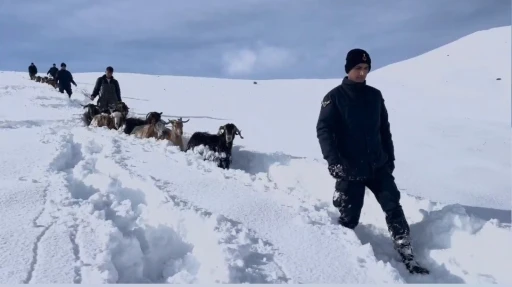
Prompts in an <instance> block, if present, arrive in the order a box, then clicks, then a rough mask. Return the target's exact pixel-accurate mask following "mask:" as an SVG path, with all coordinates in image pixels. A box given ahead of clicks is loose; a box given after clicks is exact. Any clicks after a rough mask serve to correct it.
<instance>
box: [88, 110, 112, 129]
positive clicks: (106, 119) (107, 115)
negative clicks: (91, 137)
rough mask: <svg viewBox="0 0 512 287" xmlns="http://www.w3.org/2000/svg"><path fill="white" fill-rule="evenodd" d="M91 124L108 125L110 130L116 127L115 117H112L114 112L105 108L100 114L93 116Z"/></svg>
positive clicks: (98, 126)
mask: <svg viewBox="0 0 512 287" xmlns="http://www.w3.org/2000/svg"><path fill="white" fill-rule="evenodd" d="M90 126H92V127H97V128H101V127H107V128H108V129H109V130H112V129H114V128H115V122H114V118H113V117H112V113H111V112H110V110H109V109H103V110H101V111H100V113H99V114H97V115H95V116H94V117H93V118H92V121H91V124H90Z"/></svg>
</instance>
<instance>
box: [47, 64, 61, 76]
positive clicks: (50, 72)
mask: <svg viewBox="0 0 512 287" xmlns="http://www.w3.org/2000/svg"><path fill="white" fill-rule="evenodd" d="M58 71H59V69H58V68H57V67H56V65H55V64H53V67H51V68H50V69H49V70H48V72H47V73H46V75H50V76H52V78H54V79H55V77H56V76H57V72H58Z"/></svg>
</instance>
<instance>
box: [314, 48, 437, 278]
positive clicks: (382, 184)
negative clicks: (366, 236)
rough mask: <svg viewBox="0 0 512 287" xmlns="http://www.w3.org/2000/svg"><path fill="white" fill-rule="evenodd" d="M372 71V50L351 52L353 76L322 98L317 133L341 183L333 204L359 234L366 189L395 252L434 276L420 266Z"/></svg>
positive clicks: (383, 107) (385, 115) (350, 73)
mask: <svg viewBox="0 0 512 287" xmlns="http://www.w3.org/2000/svg"><path fill="white" fill-rule="evenodd" d="M370 69H371V58H370V55H369V54H368V53H367V52H366V51H364V50H362V49H353V50H351V51H349V52H348V54H347V57H346V64H345V72H346V73H347V76H346V77H344V79H343V81H342V83H341V84H340V85H338V86H337V87H335V88H333V89H332V90H331V91H329V93H327V95H325V97H324V98H323V99H322V106H321V107H320V114H319V117H318V122H317V125H316V132H317V138H318V141H319V143H320V148H321V151H322V154H323V158H324V159H325V160H326V161H327V164H328V171H329V173H330V175H331V176H332V177H333V178H335V179H336V184H335V188H334V189H335V191H334V195H333V205H334V206H335V207H336V208H337V209H338V210H339V212H340V217H339V219H338V222H339V223H340V224H341V225H342V226H344V227H346V228H350V229H354V228H355V227H356V226H357V225H358V223H359V218H360V215H361V210H362V208H363V202H364V196H365V188H366V187H367V188H368V189H370V190H371V191H372V193H373V194H374V195H375V197H376V199H377V201H378V202H379V204H380V206H381V208H382V210H383V211H384V213H385V218H386V223H387V226H388V230H389V232H390V234H391V238H392V239H393V242H394V246H395V249H396V250H397V251H398V252H399V253H400V255H401V256H402V259H403V260H404V262H405V263H406V266H407V267H408V268H409V270H413V271H414V272H419V273H425V272H428V271H426V270H425V269H424V268H422V267H419V266H418V265H417V263H416V264H414V263H415V261H414V256H413V255H412V249H411V244H410V237H409V233H410V229H409V225H408V223H407V220H406V218H405V215H404V212H403V210H402V206H401V205H400V191H399V190H398V187H397V186H396V184H395V178H394V176H393V171H394V169H395V163H394V162H395V151H394V145H393V139H392V136H391V130H390V123H389V118H388V111H387V109H386V105H385V102H384V98H383V96H382V93H381V92H380V91H379V90H378V89H376V88H374V87H371V86H369V85H367V84H366V76H367V74H368V72H369V71H370ZM408 264H409V265H408ZM411 268H413V269H411ZM413 271H411V272H413Z"/></svg>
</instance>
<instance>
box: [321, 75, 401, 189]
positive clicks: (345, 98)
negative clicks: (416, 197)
mask: <svg viewBox="0 0 512 287" xmlns="http://www.w3.org/2000/svg"><path fill="white" fill-rule="evenodd" d="M316 132H317V137H318V141H319V143H320V148H321V150H322V154H323V157H324V159H325V160H326V161H327V163H328V164H329V165H334V164H341V165H342V166H343V170H344V173H345V174H346V178H347V179H350V178H352V179H354V178H356V179H367V178H371V177H373V175H374V172H375V170H376V169H378V168H381V167H383V166H384V165H386V164H387V163H388V162H394V160H395V152H394V146H393V140H392V137H391V131H390V124H389V120H388V112H387V109H386V106H385V104H384V98H383V97H382V93H381V92H380V91H379V90H378V89H376V88H374V87H371V86H368V85H366V82H364V83H357V82H354V81H351V80H349V79H348V78H347V77H345V78H344V79H343V82H342V83H341V85H339V86H337V87H335V88H334V89H332V90H331V91H330V92H329V93H327V95H326V96H325V97H324V98H323V100H322V107H321V109H320V115H319V117H318V122H317V125H316Z"/></svg>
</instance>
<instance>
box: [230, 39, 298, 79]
mask: <svg viewBox="0 0 512 287" xmlns="http://www.w3.org/2000/svg"><path fill="white" fill-rule="evenodd" d="M293 62H294V56H293V53H292V52H291V51H290V50H288V49H285V48H279V47H271V46H265V45H261V44H260V45H258V47H257V48H254V49H241V50H238V51H230V52H226V53H224V55H223V64H224V71H225V72H226V73H227V74H228V75H230V76H239V75H248V74H252V73H257V72H264V71H268V70H276V69H281V68H286V67H287V66H289V65H291V64H292V63H293Z"/></svg>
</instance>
